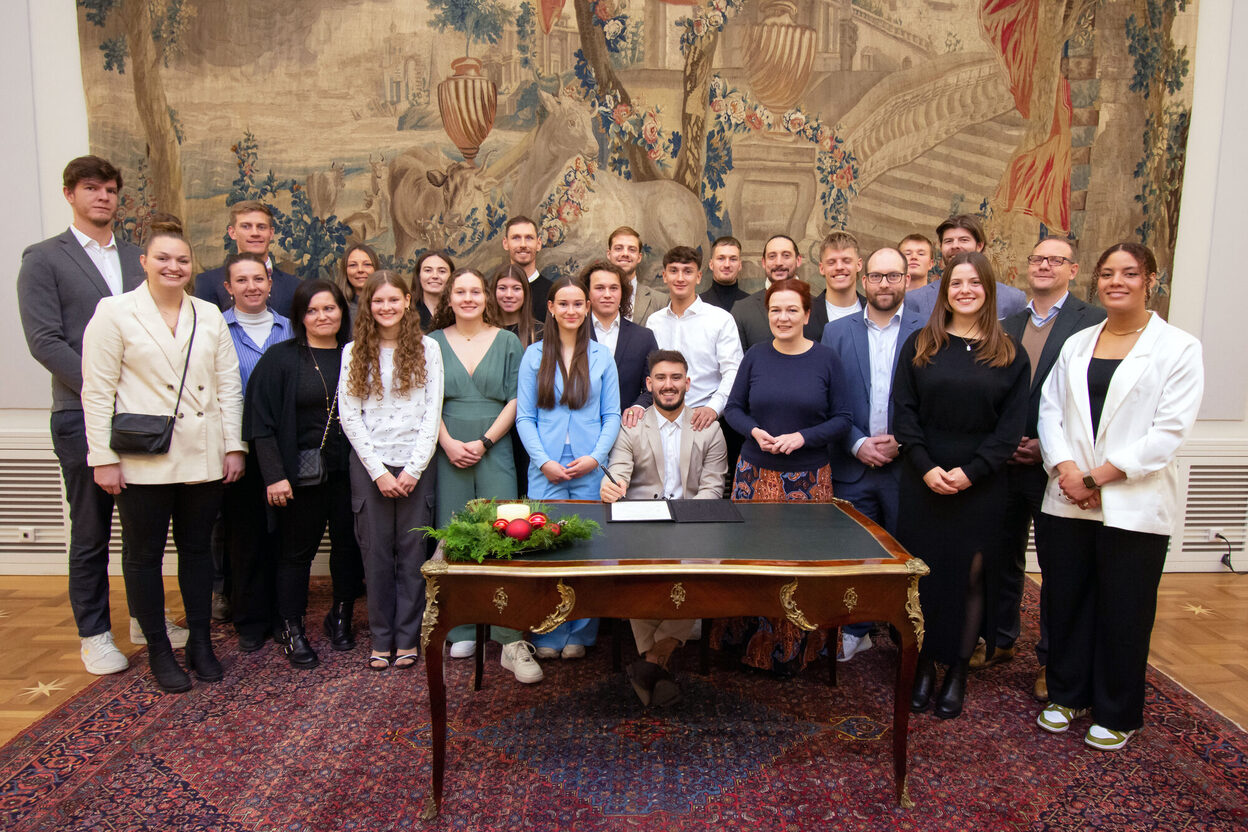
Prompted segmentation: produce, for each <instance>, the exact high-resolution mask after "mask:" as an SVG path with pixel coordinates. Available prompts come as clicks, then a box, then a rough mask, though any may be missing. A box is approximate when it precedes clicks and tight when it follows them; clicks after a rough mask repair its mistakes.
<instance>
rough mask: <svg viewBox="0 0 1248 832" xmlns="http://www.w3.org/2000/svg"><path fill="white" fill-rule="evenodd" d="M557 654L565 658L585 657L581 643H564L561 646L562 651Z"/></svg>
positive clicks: (583, 646)
mask: <svg viewBox="0 0 1248 832" xmlns="http://www.w3.org/2000/svg"><path fill="white" fill-rule="evenodd" d="M559 655H561V656H563V657H564V658H565V659H583V658H585V645H583V644H569V645H566V646H565V647H564V648H563V652H561V653H560V654H559Z"/></svg>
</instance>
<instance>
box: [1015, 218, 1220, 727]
mask: <svg viewBox="0 0 1248 832" xmlns="http://www.w3.org/2000/svg"><path fill="white" fill-rule="evenodd" d="M1094 274H1095V275H1096V288H1097V293H1098V294H1099V296H1100V300H1101V303H1102V304H1103V305H1104V307H1105V310H1106V312H1107V313H1108V315H1109V317H1108V318H1107V319H1106V320H1105V322H1104V323H1102V324H1100V325H1099V326H1095V327H1091V328H1089V329H1085V330H1083V331H1082V332H1079V333H1076V334H1075V335H1073V336H1072V337H1071V338H1070V339H1069V340H1068V341H1067V342H1066V344H1065V345H1064V346H1063V348H1062V352H1061V355H1060V356H1059V357H1058V359H1057V363H1056V364H1055V365H1054V367H1053V371H1052V373H1050V375H1049V378H1048V380H1047V381H1046V382H1045V385H1044V390H1043V393H1042V398H1041V401H1040V421H1039V434H1040V448H1041V452H1042V453H1043V455H1044V466H1045V469H1046V470H1047V471H1048V472H1049V477H1050V479H1049V484H1048V488H1047V490H1046V492H1045V495H1044V504H1043V506H1042V512H1043V513H1042V515H1041V518H1040V519H1041V522H1039V523H1037V524H1036V549H1037V553H1038V555H1039V558H1040V567H1041V569H1042V570H1043V572H1044V582H1045V586H1046V588H1047V589H1048V599H1049V608H1048V622H1049V660H1048V664H1047V666H1046V672H1047V675H1048V683H1049V696H1050V698H1051V702H1050V704H1049V706H1048V707H1047V708H1045V710H1044V711H1043V712H1042V713H1041V714H1040V715H1039V717H1037V720H1036V721H1037V724H1039V726H1040V727H1041V728H1043V729H1045V730H1046V731H1050V732H1052V733H1062V732H1063V731H1065V730H1067V729H1068V728H1069V727H1070V724H1071V722H1073V721H1074V720H1075V719H1078V718H1079V717H1082V716H1084V715H1086V714H1088V713H1091V716H1092V725H1091V727H1090V728H1089V729H1088V732H1087V734H1086V735H1085V737H1084V740H1085V742H1087V744H1088V745H1090V746H1092V747H1094V748H1099V749H1103V750H1114V749H1118V748H1122V747H1123V746H1124V745H1126V744H1127V742H1128V741H1129V740H1130V739H1131V737H1132V736H1133V735H1134V734H1135V732H1136V731H1138V730H1139V728H1140V726H1141V725H1142V724H1143V722H1144V672H1145V668H1146V667H1147V665H1148V648H1149V639H1150V636H1151V633H1152V628H1153V618H1154V615H1155V613H1156V610H1157V584H1158V582H1159V581H1160V580H1161V572H1162V567H1163V565H1164V563H1165V559H1166V549H1167V548H1168V546H1169V543H1170V535H1171V533H1172V532H1173V531H1174V529H1175V526H1176V525H1177V524H1178V522H1179V521H1180V517H1181V514H1180V503H1179V481H1178V472H1177V470H1176V468H1177V466H1176V463H1175V456H1176V455H1177V454H1178V451H1179V447H1180V446H1181V445H1182V444H1183V440H1184V439H1185V438H1186V437H1187V434H1188V432H1189V431H1190V430H1191V428H1192V424H1193V423H1194V422H1195V421H1196V412H1197V410H1198V409H1199V407H1200V399H1201V394H1202V393H1203V391H1204V368H1203V365H1202V363H1201V347H1200V342H1199V341H1197V340H1196V339H1195V338H1193V337H1192V336H1191V335H1189V334H1187V333H1186V332H1183V331H1182V330H1180V329H1177V328H1175V327H1173V326H1170V325H1169V324H1167V323H1166V322H1165V321H1163V320H1162V319H1161V318H1160V317H1158V316H1157V315H1155V314H1153V313H1150V312H1149V311H1148V308H1147V304H1148V300H1149V298H1150V297H1151V296H1152V293H1153V291H1154V290H1155V288H1156V286H1157V265H1156V261H1155V260H1154V258H1153V254H1152V252H1151V251H1149V250H1148V249H1147V248H1145V247H1144V246H1141V245H1139V244H1137V243H1119V244H1118V245H1115V246H1113V247H1111V248H1110V249H1109V250H1108V251H1106V252H1105V253H1104V254H1102V255H1101V258H1100V260H1098V261H1097V264H1096V270H1095V272H1094Z"/></svg>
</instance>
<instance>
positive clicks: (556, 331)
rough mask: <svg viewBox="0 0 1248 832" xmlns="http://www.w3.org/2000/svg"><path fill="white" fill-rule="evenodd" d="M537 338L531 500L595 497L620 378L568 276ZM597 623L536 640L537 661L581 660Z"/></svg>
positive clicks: (527, 390)
mask: <svg viewBox="0 0 1248 832" xmlns="http://www.w3.org/2000/svg"><path fill="white" fill-rule="evenodd" d="M546 312H547V314H546V327H545V333H544V335H543V337H542V340H541V341H538V342H536V343H534V344H533V345H531V346H530V347H529V348H528V349H527V350H525V352H524V358H523V360H522V361H521V362H520V379H519V391H518V394H517V397H516V430H517V431H518V432H519V434H520V440H521V441H522V442H523V443H524V447H525V449H526V450H528V452H529V494H528V496H529V497H530V498H531V499H534V500H597V499H598V486H599V483H600V482H601V481H602V471H603V469H604V468H605V467H606V465H607V457H608V455H609V454H610V453H611V446H612V445H614V444H615V437H616V434H618V433H619V432H620V381H619V375H618V373H617V372H616V369H615V359H614V358H612V357H611V353H610V351H609V350H608V349H607V348H606V347H604V346H603V345H602V344H599V343H598V342H597V341H593V340H591V339H590V337H589V330H590V324H589V318H588V313H589V293H588V292H587V291H586V289H585V286H584V285H583V284H582V283H580V282H578V281H577V280H575V279H574V278H571V277H563V278H560V279H559V280H556V281H555V283H554V285H552V286H551V287H550V294H549V295H548V298H547V301H546ZM597 635H598V621H597V620H596V619H594V620H588V621H586V620H581V621H570V622H568V623H567V624H564V625H562V626H560V627H558V628H556V629H555V630H554V631H553V632H551V633H547V634H546V635H542V636H537V637H535V638H534V639H533V643H534V644H535V645H536V646H537V655H538V657H539V658H553V657H555V656H557V655H562V656H563V658H565V659H571V658H580V657H581V656H584V655H585V647H586V646H587V645H590V644H593V643H594V639H595V638H596V637H597Z"/></svg>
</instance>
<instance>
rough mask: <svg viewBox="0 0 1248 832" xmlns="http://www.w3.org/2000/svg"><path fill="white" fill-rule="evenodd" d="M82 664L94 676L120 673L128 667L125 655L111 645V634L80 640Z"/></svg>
mask: <svg viewBox="0 0 1248 832" xmlns="http://www.w3.org/2000/svg"><path fill="white" fill-rule="evenodd" d="M82 664H83V666H84V667H86V669H87V672H88V673H91V674H94V675H96V676H107V675H109V674H110V673H121V672H122V671H123V670H125V669H126V668H127V667H129V666H130V662H129V661H127V660H126V657H125V654H123V653H122V652H121V651H120V650H118V649H117V645H116V644H114V643H113V634H112V633H109V632H103V633H100V634H99V635H95V636H90V637H88V638H84V639H83V640H82Z"/></svg>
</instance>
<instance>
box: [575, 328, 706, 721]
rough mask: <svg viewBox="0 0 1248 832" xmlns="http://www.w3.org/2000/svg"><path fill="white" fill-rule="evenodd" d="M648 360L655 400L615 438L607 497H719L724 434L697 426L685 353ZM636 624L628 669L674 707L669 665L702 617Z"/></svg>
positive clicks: (637, 684) (644, 695)
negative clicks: (693, 426)
mask: <svg viewBox="0 0 1248 832" xmlns="http://www.w3.org/2000/svg"><path fill="white" fill-rule="evenodd" d="M649 365H650V372H649V375H648V377H647V378H646V388H647V389H648V390H649V391H650V392H651V393H652V394H653V396H654V405H653V406H652V407H649V408H647V409H646V411H645V414H644V415H643V416H642V418H641V419H640V421H638V423H637V424H636V425H635V426H633V427H625V428H623V429H622V430H621V431H620V435H619V436H618V437H617V438H616V440H615V447H613V448H612V449H611V459H610V462H609V463H608V465H607V471H608V473H609V474H610V475H611V477H610V478H608V477H603V478H602V484H601V486H600V487H599V494H600V496H601V497H602V500H603V502H606V503H613V502H615V501H616V500H619V499H622V498H627V499H630V500H654V499H669V500H679V499H691V500H716V499H719V498H720V497H721V495H722V493H723V483H724V477H725V475H726V474H727V473H728V455H727V447H726V445H725V444H724V434H723V432H722V431H721V430H720V427H719V425H718V424H716V423H711V426H710V427H709V428H708V429H706V430H701V431H695V430H692V429H691V426H690V424H689V422H690V420H689V415H688V411H687V409H686V408H685V395H686V393H687V392H688V391H689V375H688V364H687V363H686V361H685V358H684V356H683V355H681V354H680V353H679V352H677V351H675V350H657V351H655V352H653V353H651V354H650V361H649ZM656 450H658V451H659V453H657V454H656V453H655V451H656ZM613 480H614V481H613ZM631 623H632V627H633V636H634V638H635V639H636V641H637V652H638V653H640V654H641V658H640V659H639V660H638V661H636V662H635V663H633V664H632V665H630V666H629V668H628V677H629V680H630V681H631V682H632V684H633V689H634V690H635V691H636V692H637V696H638V697H639V698H640V699H641V702H642V704H643V705H651V704H653V705H657V706H660V707H663V706H667V705H672V704H674V703H675V702H677V701H679V699H680V688H679V687H678V686H677V685H676V681H675V679H674V678H673V677H672V674H671V672H670V671H669V670H668V664H669V661H670V659H671V656H672V653H673V652H674V651H675V650H676V648H678V647H680V646H681V645H682V644H684V643H685V642H686V641H688V640H689V638H690V637H691V635H692V634H693V628H694V625H695V623H696V622H695V621H692V620H689V621H672V620H661V619H633V621H632V622H631Z"/></svg>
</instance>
